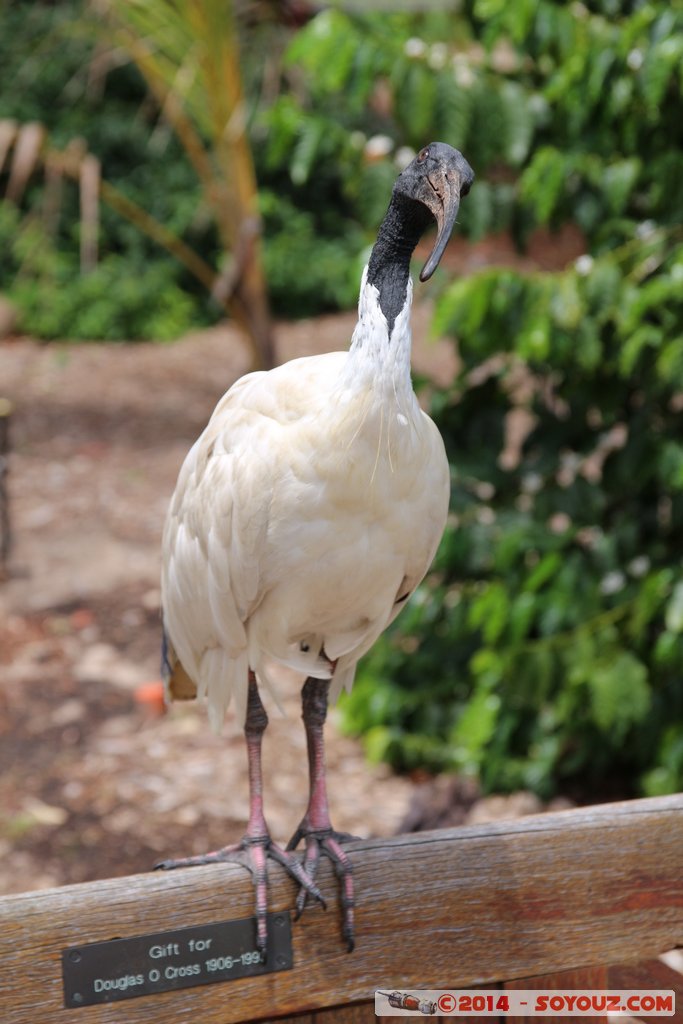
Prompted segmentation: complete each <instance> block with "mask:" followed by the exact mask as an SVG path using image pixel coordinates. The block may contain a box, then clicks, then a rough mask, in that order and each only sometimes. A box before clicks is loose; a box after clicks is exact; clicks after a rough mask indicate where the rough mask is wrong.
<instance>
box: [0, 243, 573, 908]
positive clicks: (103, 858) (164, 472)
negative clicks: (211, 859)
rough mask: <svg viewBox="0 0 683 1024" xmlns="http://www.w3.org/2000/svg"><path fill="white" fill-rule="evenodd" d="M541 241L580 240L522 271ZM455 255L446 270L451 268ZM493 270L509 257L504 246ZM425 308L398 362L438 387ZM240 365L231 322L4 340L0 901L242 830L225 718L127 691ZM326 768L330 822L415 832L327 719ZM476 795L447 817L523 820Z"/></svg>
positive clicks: (331, 328) (351, 317) (289, 755)
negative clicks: (168, 533)
mask: <svg viewBox="0 0 683 1024" xmlns="http://www.w3.org/2000/svg"><path fill="white" fill-rule="evenodd" d="M550 248H552V255H553V260H552V261H550V262H554V263H555V264H556V265H563V263H564V262H566V261H567V260H568V259H570V258H574V257H575V256H576V255H578V254H579V252H580V251H581V245H580V239H579V238H577V237H576V236H575V235H573V236H568V237H565V238H561V239H559V240H557V239H556V240H555V241H554V242H553V243H552V247H549V245H548V244H546V245H545V248H544V247H543V246H542V245H541V247H540V248H539V252H538V254H537V255H536V256H535V257H534V256H533V253H532V256H531V257H530V258H531V259H532V261H534V260H535V265H548V264H549V260H548V258H547V254H548V252H549V251H550ZM459 252H460V255H458V251H456V252H455V254H454V255H453V256H451V259H452V260H454V261H455V263H456V264H458V265H459V266H462V265H463V264H464V262H465V257H464V256H463V255H462V253H463V252H464V250H463V249H460V250H459ZM496 252H497V255H498V257H500V252H499V251H497V250H496ZM502 258H504V259H505V261H506V262H514V261H515V260H516V257H515V256H514V253H512V252H511V250H510V249H509V246H508V250H507V251H506V252H504V253H503V255H502ZM491 259H492V255H491V249H490V248H489V249H488V250H487V249H486V247H485V246H484V247H471V248H470V249H468V250H467V257H466V262H467V264H468V265H469V266H470V267H473V266H477V265H481V264H482V263H487V262H491ZM429 312H430V311H429V305H428V303H426V302H423V303H422V304H420V303H417V302H416V308H415V316H414V332H415V338H416V344H415V351H414V360H413V362H414V366H415V368H416V370H418V371H419V372H421V373H427V374H429V375H431V376H432V377H433V378H435V379H438V380H440V381H442V382H443V381H447V380H448V379H449V378H451V377H452V375H453V373H454V371H455V367H456V356H455V353H454V350H453V346H452V345H451V344H450V343H448V342H445V341H442V342H437V343H429V342H426V341H425V340H424V339H425V337H426V335H427V333H428V331H427V324H428V319H429ZM354 323H355V314H353V313H349V314H343V315H339V316H328V317H320V318H317V319H315V320H309V321H302V322H299V323H296V324H282V325H280V326H279V327H278V330H277V345H278V357H279V359H280V360H284V359H289V358H292V357H294V356H297V355H302V354H306V353H311V352H319V351H325V350H329V349H335V348H346V347H347V346H348V343H349V340H350V336H351V332H352V330H353V326H354ZM247 369H248V354H247V351H246V348H245V347H244V345H243V343H242V341H241V339H240V337H239V335H238V334H237V333H236V332H235V331H234V329H233V328H232V327H230V326H229V325H222V326H219V327H216V328H213V329H211V330H208V331H204V332H201V333H199V334H197V335H193V336H190V337H187V338H185V339H183V340H181V341H180V342H177V343H175V344H173V345H165V346H162V345H152V344H136V345H111V344H109V345H105V344H92V345H77V346H69V345H61V344H50V345H42V344H37V343H35V342H33V341H31V340H29V339H22V338H15V339H9V340H6V341H4V342H1V343H0V397H3V396H4V397H6V398H9V399H10V400H11V401H12V402H13V403H14V406H15V412H14V415H13V418H12V423H11V428H12V431H11V432H12V456H11V463H10V475H9V489H10V494H11V515H12V523H13V532H14V542H15V543H14V549H13V553H12V558H11V573H10V577H9V579H7V580H6V581H5V582H0V893H9V892H19V891H23V890H28V889H34V888H40V887H45V886H51V885H59V884H64V883H69V882H76V881H84V880H88V879H94V878H98V877H105V876H109V875H119V874H127V873H130V872H137V871H143V870H146V869H147V868H148V867H150V865H151V864H152V863H153V862H154V861H155V860H157V859H159V858H160V857H163V856H168V855H173V854H176V855H177V854H184V853H198V852H203V851H205V850H207V849H211V848H213V847H215V846H216V845H219V844H220V845H222V844H224V843H226V842H230V841H233V840H236V839H237V838H239V836H240V835H241V834H242V830H243V827H244V820H245V814H246V809H247V786H246V772H245V753H244V745H243V740H242V736H241V733H240V731H239V729H238V728H237V727H236V726H235V723H234V722H233V721H232V720H230V721H229V722H228V723H226V726H225V730H224V735H223V736H215V735H213V734H212V733H211V732H210V731H209V728H208V725H207V723H206V719H205V715H204V712H203V710H202V709H201V708H197V707H196V706H195V705H193V704H192V705H181V706H175V707H174V708H172V709H171V710H170V711H168V712H166V713H161V712H160V711H159V710H158V708H156V707H155V706H153V705H150V704H149V703H146V702H145V701H144V700H143V699H142V698H143V697H144V695H145V693H146V690H145V685H146V684H148V683H150V682H154V681H155V680H157V679H158V676H159V668H158V665H159V641H160V630H159V590H158V576H159V544H160V535H161V530H162V524H163V518H164V515H165V512H166V507H167V503H168V500H169V497H170V495H171V492H172V490H173V486H174V483H175V479H176V475H177V472H178V469H179V467H180V464H181V462H182V459H183V457H184V455H185V454H186V452H187V450H188V448H189V446H190V445H191V444H192V442H193V441H194V439H195V438H196V436H197V435H198V433H199V432H200V431H201V429H202V428H203V426H204V424H205V423H206V420H207V418H208V417H209V415H210V413H211V411H212V409H213V406H214V405H215V403H216V401H217V399H218V398H219V397H220V396H221V394H222V393H223V392H224V391H225V390H226V389H227V387H228V386H229V385H230V384H231V383H232V382H233V380H235V379H236V378H237V377H238V376H239V375H241V374H242V373H244V372H245V371H246V370H247ZM282 696H283V699H284V704H285V710H286V716H285V717H284V718H283V717H282V716H281V715H280V714H279V712H278V711H277V709H276V708H274V707H273V708H270V709H269V711H270V717H271V725H270V727H269V730H268V733H267V735H266V741H265V772H266V813H267V816H268V818H269V821H270V825H271V829H272V831H273V834H274V836H275V837H276V838H277V839H279V840H285V839H286V838H287V837H288V836H289V835H290V834H291V832H292V831H293V830H294V828H295V826H296V824H297V823H298V820H299V818H300V816H301V814H302V812H303V808H304V804H305V794H306V768H305V765H306V760H305V743H304V735H303V729H302V727H301V723H300V722H299V714H300V711H299V699H298V691H297V688H296V687H295V686H294V685H293V681H292V680H287V681H285V682H284V683H283V688H282ZM328 764H329V784H330V798H331V804H332V808H333V820H334V822H335V825H336V827H337V828H339V829H342V830H347V831H350V832H353V833H355V834H357V835H362V836H366V835H380V836H381V835H389V834H391V833H393V832H395V831H396V830H397V828H398V827H399V825H400V824H401V823H402V822H403V821H404V820H405V818H406V815H407V814H408V812H409V811H410V814H411V815H412V819H411V821H414V819H415V813H414V807H412V810H411V805H412V803H413V801H414V796H415V792H416V785H415V782H414V781H411V780H409V779H406V778H397V777H395V776H393V775H391V773H390V772H389V771H388V769H386V768H384V767H377V766H370V765H368V764H367V763H366V762H365V760H364V758H363V755H362V751H361V747H360V744H359V743H358V742H356V741H355V740H351V739H349V738H347V737H344V736H342V735H341V734H340V732H339V729H338V727H337V724H336V715H335V712H334V711H333V712H332V714H331V720H330V725H329V740H328ZM440 792H442V793H443V792H445V790H441V791H440ZM448 792H449V793H450V796H449V799H451V798H452V797H453V793H454V792H455V791H454V790H452V789H450V790H448ZM475 796H476V794H475V795H473V794H471V793H470V794H469V795H467V796H466V797H465V798H464V799H463V800H461V804H462V808H463V810H462V813H461V814H460V819H458V820H461V819H462V817H463V816H464V815H465V814H467V813H469V814H472V813H474V814H475V815H477V814H478V815H479V817H481V816H482V814H483V816H486V814H488V813H491V814H493V815H495V816H500V815H503V814H509V813H511V814H515V813H520V811H521V812H528V811H532V810H535V809H537V806H536V804H535V803H534V801H533V799H532V798H530V797H528V795H524V794H522V795H521V796H520V797H519V798H516V799H515V798H513V799H512V800H511V801H507V802H503V803H502V804H501V803H500V801H499V802H498V804H495V801H494V804H493V805H491V804H484V805H482V804H477V806H476V807H475V808H474V810H473V811H470V810H468V808H471V807H472V805H473V804H474V803H475ZM477 808H478V810H477ZM482 808H483V810H482ZM487 808H488V809H487ZM409 817H410V815H409ZM456 818H457V816H456Z"/></svg>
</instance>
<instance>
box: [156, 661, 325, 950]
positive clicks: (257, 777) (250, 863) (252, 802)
mask: <svg viewBox="0 0 683 1024" xmlns="http://www.w3.org/2000/svg"><path fill="white" fill-rule="evenodd" d="M267 725H268V716H267V714H266V710H265V708H264V707H263V704H262V703H261V698H260V696H259V692H258V687H257V685H256V677H255V676H254V674H253V672H250V673H249V696H248V700H247V717H246V720H245V723H244V735H245V738H246V741H247V759H248V765H249V822H248V824H247V831H246V833H245V835H244V837H243V839H242V841H241V842H239V843H237V844H235V845H233V846H224V847H222V848H221V849H220V850H212V851H211V853H205V854H200V855H199V856H196V857H182V858H180V859H178V860H164V861H160V862H159V863H158V864H155V865H154V867H155V869H156V868H161V869H163V870H165V871H169V870H172V869H173V868H187V867H194V866H196V865H200V864H217V863H221V862H226V861H230V862H236V863H238V864H242V865H243V866H244V867H246V868H247V869H248V870H249V871H251V874H252V877H253V879H254V890H255V897H256V945H257V948H258V950H259V951H260V953H261V955H262V957H263V958H264V959H265V954H266V942H267V918H266V914H267V911H268V873H267V869H266V863H267V859H268V857H271V858H272V859H273V860H275V861H277V862H278V864H281V865H282V867H283V868H284V869H285V871H287V873H288V874H290V875H291V876H292V877H293V878H294V879H295V880H296V881H297V882H298V883H299V885H300V886H302V887H303V889H302V891H304V892H308V893H310V895H311V896H314V897H315V899H317V900H319V901H320V902H321V903H322V904H323V906H324V905H325V901H324V900H323V898H322V895H321V894H320V890H319V889H318V888H317V886H316V885H315V882H314V880H313V879H312V878H310V877H309V875H308V874H307V873H306V871H305V870H304V868H303V867H302V866H301V864H300V863H299V861H298V860H296V858H295V857H293V856H291V855H290V854H288V853H285V851H284V850H282V849H280V847H279V846H277V845H276V844H275V843H274V842H273V841H272V839H271V838H270V833H269V831H268V825H267V824H266V819H265V817H264V815H263V772H262V770H261V744H262V740H263V733H264V732H265V730H266V726H267Z"/></svg>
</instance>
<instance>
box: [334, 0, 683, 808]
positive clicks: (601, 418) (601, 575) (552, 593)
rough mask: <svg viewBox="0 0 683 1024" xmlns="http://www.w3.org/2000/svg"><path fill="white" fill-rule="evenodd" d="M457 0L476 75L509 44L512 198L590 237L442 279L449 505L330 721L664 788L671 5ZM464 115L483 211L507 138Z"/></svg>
mask: <svg viewBox="0 0 683 1024" xmlns="http://www.w3.org/2000/svg"><path fill="white" fill-rule="evenodd" d="M470 11H471V17H472V22H471V23H472V25H473V27H474V28H475V29H477V32H478V35H479V38H480V39H481V40H482V42H483V44H484V45H485V47H486V51H485V54H484V55H481V57H479V58H478V60H477V62H476V64H475V66H474V67H473V68H472V74H471V82H470V88H471V89H473V90H476V88H478V87H479V88H480V87H481V81H482V78H485V76H486V75H488V74H490V70H489V69H490V67H491V65H492V64H494V63H495V61H496V60H500V59H501V58H500V55H501V49H500V48H501V47H502V46H504V47H505V62H506V66H507V68H508V69H509V70H508V71H507V72H506V73H505V74H501V75H499V76H498V78H499V82H501V83H503V84H501V85H500V88H501V89H503V88H504V87H505V86H504V83H506V82H507V79H508V78H509V77H510V76H512V78H513V80H514V88H515V89H516V90H518V92H519V104H520V108H521V109H523V110H524V109H526V110H531V111H533V112H534V117H535V122H534V124H533V126H532V128H531V131H530V132H529V124H528V120H524V121H523V129H522V136H521V138H522V142H521V143H520V155H522V154H523V155H522V157H521V158H522V160H523V167H522V168H521V174H520V175H519V177H518V178H517V179H516V180H515V182H514V186H513V190H512V192H513V209H512V212H511V221H512V223H515V224H517V225H520V226H522V233H527V232H528V231H529V230H530V229H531V228H532V227H533V226H534V225H540V224H549V225H551V226H552V225H560V224H562V223H563V222H565V221H570V220H571V221H575V222H577V223H578V224H579V225H580V226H581V228H582V229H583V232H584V234H585V239H586V250H587V251H586V254H585V255H583V256H581V257H580V258H579V259H578V260H577V261H576V264H575V265H574V266H571V267H569V268H567V269H566V270H564V271H562V272H560V273H552V274H551V273H539V272H536V273H520V272H517V271H514V270H510V269H491V268H489V269H486V270H483V271H481V272H479V273H476V274H474V275H473V276H471V277H469V278H467V279H465V280H459V281H456V282H454V283H453V284H451V285H450V286H449V287H448V288H447V289H446V290H445V292H444V293H443V294H442V296H441V297H440V299H439V302H438V306H437V314H436V329H437V331H438V332H440V333H447V334H452V335H453V336H456V337H457V339H458V346H459V351H460V355H461V358H462V369H461V372H460V377H459V380H458V381H457V382H456V384H455V387H454V388H453V389H451V390H449V391H447V392H442V393H437V394H435V395H434V398H433V403H432V404H433V410H432V411H433V415H434V417H435V419H436V421H437V423H438V425H439V427H440V429H441V432H442V434H443V436H444V439H445V441H446V445H447V448H448V454H449V459H450V461H451V466H452V474H453V490H452V507H451V516H450V522H449V526H448V528H447V531H446V535H445V537H444V541H443V544H442V546H441V549H440V552H439V555H438V558H437V562H436V564H435V567H434V571H433V572H432V573H431V575H430V577H429V578H428V579H427V581H426V582H425V583H424V585H423V586H422V587H421V588H420V589H419V591H418V594H417V595H416V599H414V600H413V602H411V605H410V606H409V607H408V608H407V609H406V611H405V612H404V613H403V615H402V616H401V617H400V618H399V619H398V620H397V622H396V624H395V626H394V627H393V628H392V630H391V631H390V632H389V633H388V634H387V635H386V636H385V637H384V638H383V639H381V640H380V642H379V643H378V644H377V645H376V647H375V648H374V650H373V651H372V652H371V653H370V655H369V656H368V658H367V660H366V661H365V663H364V665H363V667H362V670H361V672H360V678H359V680H358V682H357V684H356V687H355V688H354V691H353V693H352V695H351V697H350V699H349V701H348V703H347V704H346V705H345V719H346V723H347V725H348V727H349V728H352V729H355V730H357V731H359V732H363V733H364V734H365V737H366V743H367V748H368V751H369V752H370V754H371V755H372V756H374V757H377V758H384V759H387V760H389V761H391V763H392V764H394V765H395V766H397V767H399V768H402V769H414V768H418V767H425V766H426V767H428V768H430V769H432V770H442V769H450V770H459V771H463V772H466V773H471V774H473V775H477V776H479V777H480V778H481V780H482V782H483V785H484V787H485V788H486V789H488V790H511V789H516V788H518V787H527V788H530V789H533V790H534V791H536V792H537V793H539V794H540V795H542V796H550V795H551V794H552V793H553V792H556V791H557V790H562V791H563V792H565V793H570V794H572V795H575V796H577V797H579V798H581V799H586V798H590V797H595V796H602V797H610V796H629V795H633V794H648V795H654V794H659V793H665V792H670V791H673V790H676V789H679V788H681V786H683V685H682V681H681V673H682V670H683V562H682V557H681V556H682V553H683V445H682V444H681V438H682V437H683V287H682V286H683V232H682V231H681V227H680V225H681V223H682V219H683V179H682V178H681V176H680V174H679V173H677V171H676V170H675V168H676V167H678V168H680V162H679V160H680V158H679V155H678V154H679V152H680V145H681V141H683V140H682V138H681V136H682V135H683V118H682V117H681V114H682V113H683V111H682V109H681V81H682V77H681V67H683V63H682V62H681V59H680V58H681V49H682V47H683V33H682V32H681V29H682V28H683V14H682V12H681V11H680V10H677V11H674V10H673V9H672V8H671V7H670V6H669V5H663V4H655V3H641V4H636V5H633V4H625V3H624V4H621V3H618V2H607V0H605V2H604V3H593V4H591V5H590V7H589V6H584V5H583V4H580V3H575V4H571V5H564V4H555V3H550V2H548V0H544V2H540V3H538V4H533V5H510V4H507V3H505V2H503V0H501V2H498V0H480V2H478V3H474V4H473V5H472V6H471V7H470ZM412 49H413V51H414V52H415V53H418V52H419V51H420V49H421V48H420V46H418V45H414V46H413V47H412ZM428 53H429V48H428V47H426V46H425V47H424V48H422V55H423V57H422V58H419V57H417V58H416V59H425V60H428V56H427V55H428ZM496 54H498V56H496ZM489 124H491V125H492V128H491V130H490V129H489ZM474 125H475V126H476V132H477V133H478V134H480V135H483V136H485V138H486V140H487V143H486V144H487V145H489V146H490V147H491V150H490V155H489V157H488V160H489V161H493V160H494V159H495V161H496V162H495V164H493V163H491V167H492V173H491V178H492V179H493V182H494V183H493V184H491V185H489V186H488V187H486V185H485V186H484V189H483V190H482V188H481V183H480V182H477V183H476V184H475V187H474V188H473V190H472V193H471V199H472V200H473V203H475V204H476V199H475V197H476V196H477V195H480V196H481V195H482V192H483V198H480V199H479V200H478V202H479V203H480V205H481V207H482V209H483V212H482V211H481V210H477V209H476V208H475V209H474V210H473V212H471V213H470V214H469V217H470V221H469V224H470V228H471V229H473V226H474V225H476V223H477V222H478V221H479V220H480V218H481V219H483V220H484V222H485V223H486V225H487V227H493V226H494V225H495V221H493V220H490V219H487V218H489V216H490V213H489V211H490V210H492V209H496V208H500V207H502V206H503V204H504V200H503V199H502V198H500V197H498V198H496V192H497V190H498V189H500V187H501V186H500V185H498V184H496V183H495V182H496V179H503V180H505V179H506V177H507V175H506V172H505V169H506V168H510V167H511V166H513V164H514V160H513V158H514V155H515V153H516V149H515V146H514V142H513V141H512V140H511V139H510V138H508V137H506V134H505V132H504V131H500V129H499V128H498V127H496V126H497V125H498V122H497V121H495V120H494V121H493V122H491V121H490V120H489V119H484V118H483V117H482V116H481V115H480V116H479V117H478V118H477V120H476V121H475V122H474ZM427 134H428V135H429V134H433V132H427ZM465 139H466V140H467V141H466V143H465V149H466V152H467V153H468V156H469V155H470V151H469V148H468V147H469V144H470V140H469V138H468V137H467V135H465ZM472 141H473V140H472ZM480 159H481V160H482V162H483V164H484V166H485V167H486V166H487V157H486V154H484V153H481V155H480ZM475 168H477V170H479V169H480V168H479V166H478V165H477V163H476V161H475ZM502 187H503V188H504V190H505V192H504V195H505V198H507V197H508V196H509V185H504V186H502ZM469 204H470V198H469V197H468V200H467V203H466V204H465V208H467V209H471V208H470V205H469ZM464 219H465V214H464V212H463V221H464Z"/></svg>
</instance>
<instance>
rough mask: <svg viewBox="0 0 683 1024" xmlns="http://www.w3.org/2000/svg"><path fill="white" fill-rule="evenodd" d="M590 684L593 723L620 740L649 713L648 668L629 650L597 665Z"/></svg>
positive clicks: (589, 681) (590, 678) (589, 679)
mask: <svg viewBox="0 0 683 1024" xmlns="http://www.w3.org/2000/svg"><path fill="white" fill-rule="evenodd" d="M588 685H589V692H590V700H591V711H592V717H593V721H594V722H595V724H596V725H597V726H598V728H599V729H600V730H601V731H602V732H604V733H611V734H612V736H613V737H614V738H615V739H616V740H617V741H618V740H621V739H623V737H624V736H625V734H626V732H627V730H628V729H629V727H630V726H631V725H634V724H636V723H638V722H641V721H642V720H643V719H644V718H645V716H646V715H647V713H648V710H649V708H650V699H651V695H650V687H649V685H648V673H647V668H646V667H645V665H643V663H642V662H641V661H639V660H638V659H637V658H636V657H635V656H634V655H633V654H630V653H629V652H628V651H620V652H619V653H618V654H616V655H615V657H614V659H613V660H611V661H610V662H608V663H603V664H600V665H596V666H595V667H594V668H593V670H592V672H591V674H590V677H589V678H588Z"/></svg>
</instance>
